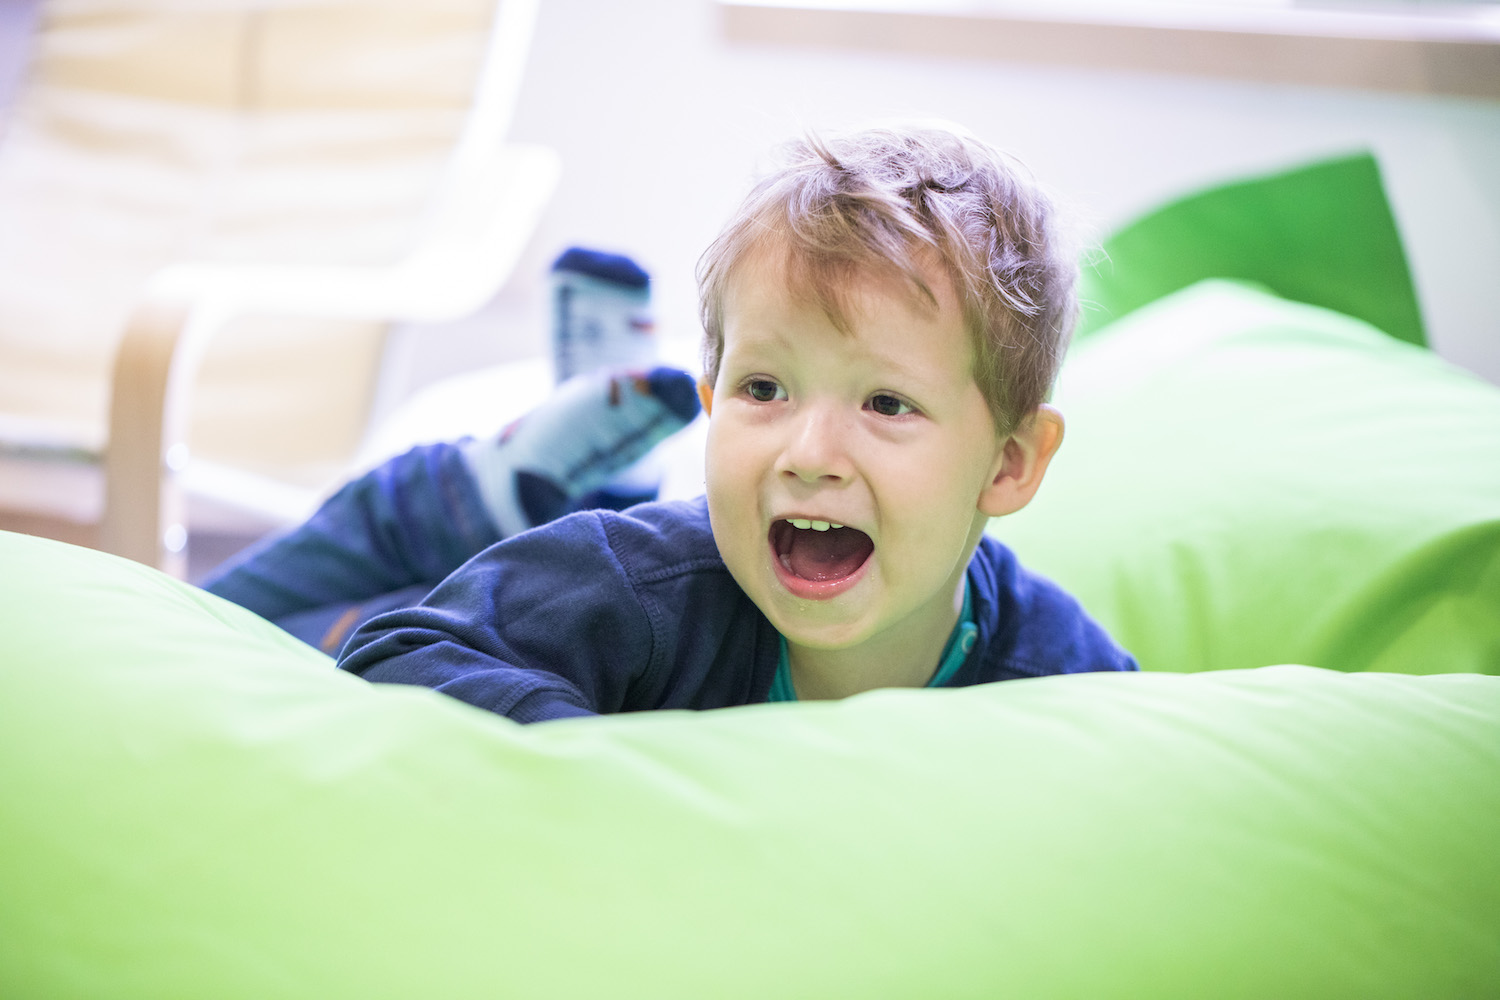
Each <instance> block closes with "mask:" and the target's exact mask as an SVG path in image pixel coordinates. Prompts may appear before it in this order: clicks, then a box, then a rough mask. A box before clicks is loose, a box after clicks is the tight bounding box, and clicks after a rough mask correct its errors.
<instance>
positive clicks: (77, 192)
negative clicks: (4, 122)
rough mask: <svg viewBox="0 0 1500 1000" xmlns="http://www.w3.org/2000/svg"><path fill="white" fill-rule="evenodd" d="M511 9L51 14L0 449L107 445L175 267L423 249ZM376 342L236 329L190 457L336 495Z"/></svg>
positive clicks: (232, 5) (379, 3) (358, 334)
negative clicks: (146, 324)
mask: <svg viewBox="0 0 1500 1000" xmlns="http://www.w3.org/2000/svg"><path fill="white" fill-rule="evenodd" d="M494 10H495V4H494V2H493V0H423V2H421V3H412V2H410V0H274V2H266V0H261V2H253V0H212V2H205V0H154V2H153V0H89V2H68V0H51V2H47V3H44V4H43V8H42V12H41V19H40V24H39V28H38V33H37V38H36V41H35V48H34V51H33V55H32V60H31V63H30V68H29V71H28V74H27V78H26V80H25V82H24V86H23V88H22V90H21V93H20V95H19V97H18V99H17V102H16V104H15V106H14V108H13V110H12V114H11V117H10V121H9V126H8V128H7V130H6V132H5V133H4V135H3V137H0V275H3V278H0V439H3V438H8V439H17V438H19V439H23V440H27V441H30V442H41V443H45V444H54V445H58V446H65V447H76V448H82V449H86V450H91V451H97V450H100V449H102V448H103V447H104V445H105V441H104V436H105V430H104V428H105V418H106V413H107V408H108V396H109V372H110V365H111V362H112V359H113V355H114V351H115V346H116V344H117V342H118V339H119V337H120V335H121V332H122V330H123V328H124V326H125V323H126V321H127V319H128V317H129V315H130V312H131V310H132V308H133V307H134V306H135V305H136V303H137V302H138V300H139V297H140V294H141V292H142V290H143V288H144V287H145V285H146V282H147V281H148V279H149V277H150V276H151V275H152V274H153V273H155V272H157V271H158V270H159V269H161V268H162V267H163V266H165V265H167V264H170V263H172V262H175V261H181V260H199V261H214V262H225V263H231V262H270V263H276V264H380V263H386V262H390V261H393V260H395V259H397V258H399V257H400V256H401V255H402V254H403V253H405V252H406V251H408V250H409V249H410V247H411V246H412V245H413V243H414V242H415V240H416V239H417V237H418V236H419V234H420V231H421V229H422V226H423V224H424V221H425V216H426V213H427V211H428V209H429V207H430V205H431V203H432V202H433V198H434V194H435V192H436V189H437V187H438V186H439V184H440V183H441V181H442V178H443V171H444V168H445V165H446V162H447V159H448V156H449V154H450V152H451V151H452V149H453V147H454V144H455V142H457V141H458V139H459V137H460V135H461V134H462V132H463V129H464V126H465V121H466V116H467V114H468V111H469V108H470V103H471V101H472V99H473V95H474V91H475V86H476V81H477V80H478V78H479V74H480V73H481V70H482V68H483V62H484V59H485V56H486V51H487V46H488V45H489V43H490V37H489V29H490V25H491V19H492V17H493V16H494ZM382 339H383V329H382V327H381V325H380V324H376V323H368V322H348V323H338V324H334V323H330V322H328V321H317V322H313V321H308V320H298V321H277V320H275V319H266V318H255V319H243V320H237V321H235V322H234V323H233V324H232V328H230V329H228V330H226V331H225V332H224V333H223V335H221V336H220V337H218V338H216V340H215V342H214V345H213V347H212V349H211V351H210V353H209V355H208V356H207V357H206V358H205V360H204V363H203V367H202V369H201V374H200V376H199V382H198V391H197V393H196V394H195V401H194V407H193V423H192V431H191V440H192V443H193V451H194V454H195V455H196V456H201V457H204V458H208V459H211V460H213V461H216V462H223V463H226V464H231V465H235V466H238V467H241V468H245V469H248V470H250V471H257V472H263V473H266V474H273V475H277V476H278V477H279V478H282V479H284V480H288V481H293V482H302V483H304V484H311V483H315V482H318V481H320V480H323V479H326V478H327V477H328V476H329V475H330V474H332V473H333V472H336V470H337V468H338V467H339V466H340V465H341V464H342V463H343V462H344V461H345V460H346V459H347V457H348V455H349V454H350V453H352V451H353V450H354V447H355V446H356V445H357V443H358V439H359V436H360V434H361V433H362V431H363V428H364V421H365V416H366V411H367V408H368V402H369V394H370V392H371V389H372V385H373V381H374V375H375V371H376V368H377V365H378V361H379V353H380V349H381V345H382ZM268 396H269V397H271V398H274V399H276V400H277V404H276V405H275V406H274V407H272V408H269V409H268V408H267V407H266V405H265V402H264V401H265V399H266V398H268Z"/></svg>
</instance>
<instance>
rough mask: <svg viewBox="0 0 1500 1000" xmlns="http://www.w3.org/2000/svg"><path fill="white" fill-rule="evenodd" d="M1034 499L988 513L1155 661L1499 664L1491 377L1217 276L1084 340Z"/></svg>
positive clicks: (1498, 453) (1146, 662) (1497, 478)
mask: <svg viewBox="0 0 1500 1000" xmlns="http://www.w3.org/2000/svg"><path fill="white" fill-rule="evenodd" d="M1056 400H1057V402H1058V404H1059V405H1060V407H1061V408H1062V410H1063V412H1064V414H1065V416H1066V418H1067V421H1068V429H1067V434H1066V438H1065V441H1064V444H1063V447H1062V450H1061V451H1060V452H1059V453H1058V455H1057V457H1056V459H1055V460H1054V461H1053V463H1052V466H1051V469H1050V470H1049V472H1048V474H1047V479H1046V481H1045V482H1044V483H1043V485H1042V488H1041V491H1040V492H1039V494H1038V495H1037V497H1036V499H1035V500H1034V501H1033V502H1032V504H1031V505H1030V506H1029V507H1028V508H1026V509H1024V510H1022V511H1021V512H1019V513H1018V514H1015V515H1013V516H1011V517H1007V518H1002V519H1000V520H997V521H995V522H992V524H991V527H990V530H991V532H992V533H994V534H995V535H996V536H998V537H1000V538H1002V539H1003V540H1005V541H1006V542H1008V543H1009V544H1011V545H1012V546H1013V547H1014V548H1015V549H1016V550H1017V552H1018V553H1019V555H1020V556H1021V559H1022V561H1023V562H1025V563H1026V564H1027V565H1028V566H1030V567H1032V568H1033V569H1036V570H1038V571H1040V572H1042V573H1044V574H1046V575H1049V576H1051V577H1053V578H1054V579H1056V580H1057V581H1058V582H1059V583H1061V584H1062V585H1063V586H1064V587H1065V588H1067V589H1068V590H1069V591H1071V592H1072V593H1074V594H1075V595H1077V596H1078V597H1079V598H1080V599H1081V600H1082V601H1083V602H1084V604H1085V606H1086V607H1088V608H1089V610H1090V611H1091V612H1093V613H1094V615H1095V616H1096V617H1098V618H1099V619H1100V621H1101V622H1102V623H1103V624H1104V625H1105V626H1106V627H1107V628H1109V629H1110V631H1111V632H1112V633H1113V634H1114V635H1115V636H1116V637H1117V638H1118V639H1119V640H1120V641H1121V642H1122V643H1123V644H1124V645H1125V646H1126V647H1127V648H1129V649H1130V650H1131V651H1132V652H1134V653H1135V654H1136V656H1137V657H1138V659H1139V660H1140V662H1141V664H1142V665H1143V666H1144V667H1145V668H1147V669H1151V670H1171V671H1193V670H1222V669H1227V668H1239V667H1254V666H1259V665H1262V664H1267V663H1307V664H1312V665H1314V666H1320V667H1330V668H1334V669H1338V670H1346V671H1350V670H1392V671H1401V672H1405V673H1425V672H1430V671H1435V670H1438V671H1458V670H1465V671H1475V672H1483V673H1500V612H1497V609H1500V388H1496V387H1495V386H1493V385H1491V384H1489V383H1487V382H1484V381H1482V380H1481V379H1479V378H1477V377H1475V376H1473V375H1471V374H1469V373H1467V372H1464V371H1462V370H1460V369H1458V368H1455V367H1453V366H1452V365H1449V364H1447V363H1446V362H1444V361H1442V360H1441V359H1440V358H1438V357H1436V356H1435V355H1433V354H1431V353H1430V352H1428V351H1426V350H1423V349H1421V348H1417V347H1413V346H1411V345H1409V344H1405V343H1401V342H1399V341H1396V340H1393V339H1391V338H1390V337H1387V336H1385V335H1384V334H1382V333H1380V332H1379V331H1377V330H1375V329H1374V328H1373V327H1370V326H1368V325H1366V324H1364V323H1361V322H1360V321H1358V320H1355V319H1351V318H1349V317H1347V316H1342V315H1339V314H1337V313H1334V312H1329V311H1327V310H1324V309H1318V308H1315V307H1313V306H1309V305H1304V304H1302V303H1296V302H1289V301H1286V300H1284V299H1280V298H1277V297H1276V296H1273V295H1271V294H1269V293H1268V292H1266V291H1264V290H1262V289H1255V288H1250V287H1246V286H1242V285H1238V284H1234V283H1229V282H1205V283H1201V284H1199V285H1196V286H1193V287H1191V288H1188V289H1185V290H1183V291H1180V292H1177V293H1175V294H1173V295H1170V296H1168V297H1166V298H1165V299H1162V300H1161V301H1158V302H1155V303H1152V304H1151V305H1149V306H1145V307H1143V308H1141V309H1139V310H1136V311H1135V312H1132V313H1131V314H1130V315H1129V316H1127V317H1126V318H1125V319H1123V320H1121V321H1119V322H1118V323H1115V324H1113V325H1112V326H1110V327H1109V328H1107V329H1105V330H1102V331H1100V332H1099V333H1098V334H1097V335H1096V336H1095V337H1092V338H1090V339H1088V340H1086V341H1083V342H1081V343H1079V344H1078V345H1077V346H1076V348H1075V349H1074V351H1073V353H1072V354H1071V355H1070V357H1069V359H1068V361H1067V363H1066V364H1065V366H1064V370H1063V375H1062V378H1061V380H1060V384H1059V387H1058V392H1057V396H1056Z"/></svg>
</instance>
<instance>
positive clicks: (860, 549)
mask: <svg viewBox="0 0 1500 1000" xmlns="http://www.w3.org/2000/svg"><path fill="white" fill-rule="evenodd" d="M783 524H785V522H783ZM781 535H782V537H781V538H779V539H778V540H777V543H778V544H777V547H776V548H777V553H778V554H779V555H780V557H781V564H782V565H783V566H785V567H786V568H787V569H789V570H791V571H792V573H793V574H795V575H796V576H800V577H802V578H803V579H804V580H817V581H822V580H839V579H842V578H844V577H846V576H848V575H849V574H850V573H853V572H854V571H855V570H857V569H859V567H860V566H861V565H863V564H864V561H865V560H866V559H868V558H869V557H870V552H871V551H872V550H873V549H874V548H875V545H874V543H873V542H871V541H870V536H869V535H867V534H865V533H864V532H863V531H860V530H859V529H857V528H829V529H828V530H827V531H808V530H799V529H797V528H793V527H792V526H791V525H786V527H785V529H784V530H783V531H782V533H781Z"/></svg>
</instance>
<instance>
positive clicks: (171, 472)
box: [100, 299, 198, 578]
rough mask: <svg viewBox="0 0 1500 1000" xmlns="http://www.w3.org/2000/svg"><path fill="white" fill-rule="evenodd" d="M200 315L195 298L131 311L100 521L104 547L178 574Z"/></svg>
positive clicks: (118, 365) (113, 403)
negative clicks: (182, 480)
mask: <svg viewBox="0 0 1500 1000" xmlns="http://www.w3.org/2000/svg"><path fill="white" fill-rule="evenodd" d="M193 314H194V310H193V308H192V306H191V305H190V304H189V303H186V302H182V301H178V300H172V299H158V300H148V301H147V302H146V303H145V304H144V305H143V306H142V307H141V308H139V309H137V310H136V312H135V314H134V315H133V316H132V317H131V320H130V324H129V326H128V327H127V329H126V331H125V336H124V338H123V339H122V340H121V342H120V348H119V352H118V353H117V354H116V356H115V364H114V377H113V386H112V393H111V398H110V413H109V442H108V444H107V445H106V447H105V460H104V484H105V486H104V520H103V523H102V524H101V525H100V546H101V547H102V548H103V549H105V550H106V551H108V552H113V553H115V554H116V555H121V556H125V557H127V558H129V559H134V560H136V561H138V562H143V563H146V564H147V565H151V566H156V567H158V568H159V569H162V570H165V571H166V572H168V573H171V574H172V575H174V576H177V577H179V578H181V577H184V576H185V575H186V572H187V519H186V509H185V507H186V505H185V501H184V499H183V496H182V491H181V489H180V487H179V486H178V484H177V482H176V471H177V470H180V469H181V468H183V466H184V465H185V464H186V462H187V443H186V436H187V435H186V420H187V407H188V395H189V393H190V391H191V388H192V380H193V375H194V372H195V369H196V367H197V366H196V361H197V359H196V357H194V355H195V354H196V353H198V352H196V351H194V350H193V349H192V347H193V344H192V339H193V338H192V337H191V336H190V333H191V331H190V330H189V324H190V323H191V322H192V321H193V319H194V315H193Z"/></svg>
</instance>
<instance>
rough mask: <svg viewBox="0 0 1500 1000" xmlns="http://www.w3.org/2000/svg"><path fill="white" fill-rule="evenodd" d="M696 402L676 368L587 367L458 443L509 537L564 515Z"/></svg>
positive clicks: (690, 384) (680, 421) (681, 421)
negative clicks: (492, 432) (493, 430)
mask: <svg viewBox="0 0 1500 1000" xmlns="http://www.w3.org/2000/svg"><path fill="white" fill-rule="evenodd" d="M698 407H699V404H698V392H697V386H696V383H695V382H694V380H693V377H692V376H691V375H689V374H688V373H687V372H684V371H679V370H678V369H676V368H666V367H662V368H654V369H652V370H650V371H648V372H627V371H618V370H616V371H601V372H594V373H592V374H589V375H580V376H578V377H577V378H573V379H569V380H568V381H567V382H564V383H563V384H562V385H560V386H558V389H557V392H556V393H554V394H553V395H552V397H551V398H550V399H548V400H547V402H545V403H543V404H542V405H541V406H539V407H537V408H536V409H535V410H532V411H531V412H530V413H528V414H527V415H526V416H524V417H522V418H521V419H520V420H517V421H516V422H515V423H512V424H511V425H510V426H509V427H507V428H505V430H503V431H501V432H500V434H499V436H498V437H496V438H490V439H486V440H481V441H468V442H465V443H464V444H463V446H462V447H463V450H464V457H465V458H467V459H468V462H469V467H470V468H471V469H472V470H473V472H474V479H475V481H476V482H477V483H478V484H479V492H480V495H481V496H483V498H484V502H485V504H486V506H487V507H488V508H489V511H490V515H491V516H492V517H493V518H494V519H495V526H496V527H498V528H499V529H500V533H501V535H503V536H504V537H506V538H509V537H510V536H511V535H514V534H517V533H519V532H521V531H525V530H526V529H527V528H531V527H535V526H536V525H538V524H543V523H545V522H547V521H550V520H552V519H554V518H556V517H559V516H561V515H562V514H564V513H567V512H568V511H569V510H570V509H572V508H573V506H574V505H575V504H576V503H577V501H578V500H579V499H580V498H582V497H584V496H585V495H587V494H589V493H591V492H593V491H595V490H597V489H599V488H600V487H601V486H603V485H604V484H605V483H607V482H608V481H609V480H610V478H611V477H613V476H614V475H615V474H616V473H618V472H619V471H620V470H622V469H624V468H626V467H627V466H629V465H630V464H631V463H633V462H635V461H636V460H637V459H639V458H640V457H641V456H642V455H644V454H646V452H648V451H650V450H651V448H652V447H654V446H655V445H656V443H657V442H659V441H661V440H662V439H663V438H665V437H666V436H667V435H669V434H671V433H673V432H674V431H677V430H679V429H681V428H682V427H683V426H684V425H686V424H687V422H688V421H690V420H692V419H693V417H695V416H697V414H698Z"/></svg>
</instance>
